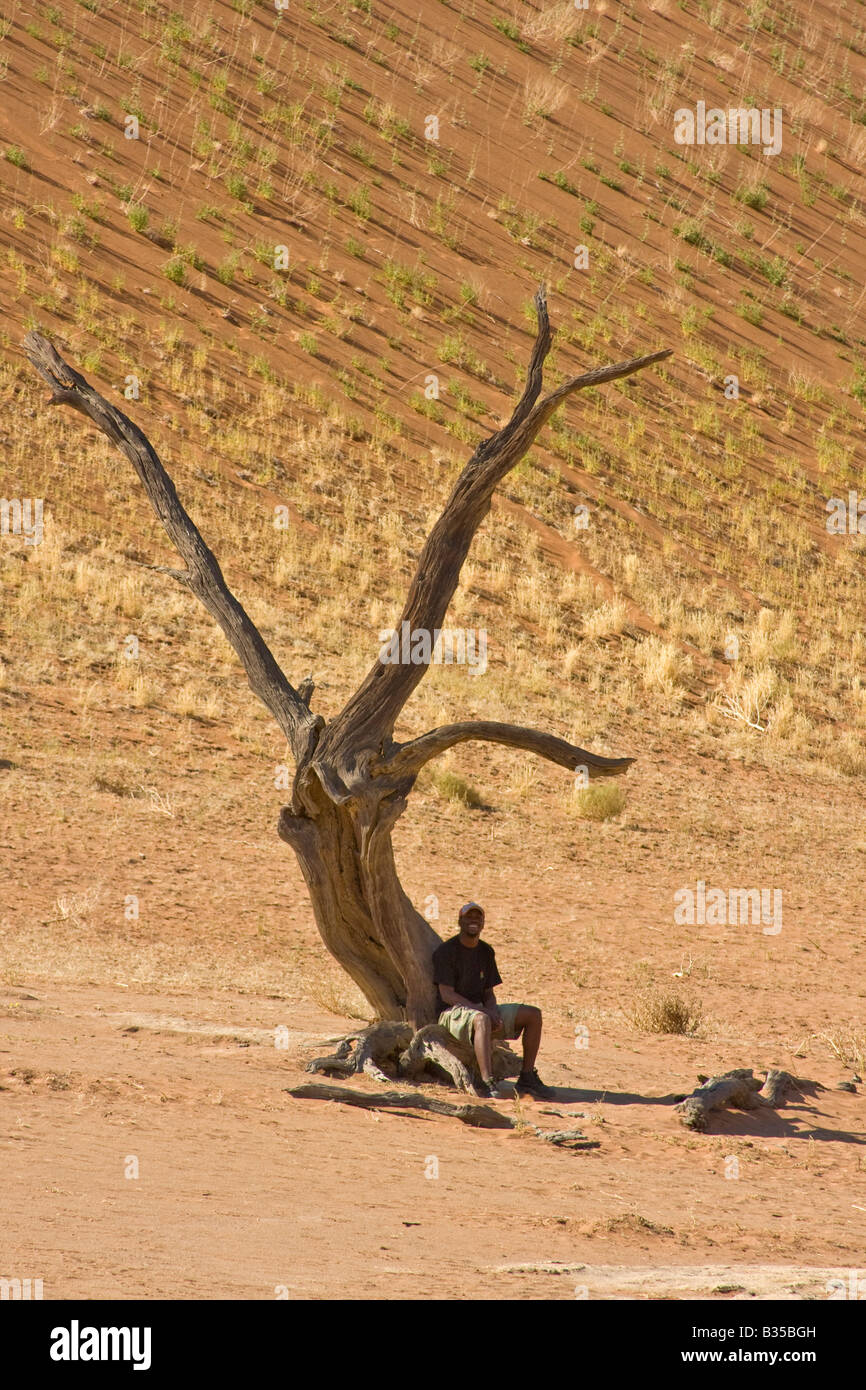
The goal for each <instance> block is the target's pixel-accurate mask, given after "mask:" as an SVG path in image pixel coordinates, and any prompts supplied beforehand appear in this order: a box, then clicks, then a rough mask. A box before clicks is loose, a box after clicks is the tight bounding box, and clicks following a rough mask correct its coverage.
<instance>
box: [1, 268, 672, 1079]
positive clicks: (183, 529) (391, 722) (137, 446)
mask: <svg viewBox="0 0 866 1390" xmlns="http://www.w3.org/2000/svg"><path fill="white" fill-rule="evenodd" d="M535 306H536V312H537V316H538V332H537V336H536V340H535V345H534V348H533V351H532V356H531V360H530V364H529V371H528V374H527V381H526V386H525V389H524V391H523V395H522V396H521V399H520V401H519V402H518V404H517V406H516V407H515V409H514V412H513V414H512V416H511V419H510V420H509V421H508V423H507V424H506V425H505V426H504V427H503V428H502V429H501V430H498V431H497V432H496V433H495V434H493V435H491V436H490V438H488V439H485V440H483V442H482V443H481V444H480V445H479V446H478V448H477V449H476V450H475V452H474V454H473V455H472V457H471V458H470V459H469V461H468V462H467V464H466V466H465V468H464V469H463V471H462V473H461V474H460V477H459V478H458V480H457V482H456V484H455V486H454V489H453V491H452V493H451V496H450V497H449V499H448V501H447V502H446V504H445V506H444V509H443V511H442V514H441V516H440V517H439V519H438V521H437V522H436V524H435V525H434V527H433V529H432V531H431V532H430V535H429V537H428V539H427V541H426V543H425V545H424V548H423V550H422V552H421V556H420V558H419V560H418V564H417V567H416V570H415V574H414V577H413V579H412V581H411V584H410V587H409V592H408V595H407V598H406V603H405V605H404V608H403V612H402V614H401V617H400V623H401V624H402V623H404V622H405V623H408V624H409V630H410V631H411V632H415V631H418V630H421V631H424V632H426V633H428V634H430V633H433V632H435V631H436V629H437V628H439V627H441V624H442V622H443V620H444V618H445V615H446V612H447V610H448V605H449V603H450V602H451V599H452V597H453V594H454V591H455V589H456V588H457V584H458V581H459V578H460V570H461V567H462V565H463V562H464V560H465V559H466V556H467V554H468V551H469V547H470V545H471V543H472V539H473V537H474V535H475V532H476V531H477V529H478V526H479V525H480V523H481V521H482V520H483V518H484V517H485V516H486V514H487V512H488V511H489V509H490V502H491V498H492V495H493V492H494V490H495V488H496V486H497V484H498V483H499V482H501V480H502V479H503V478H504V477H505V476H506V475H507V474H508V472H509V471H510V470H511V469H512V468H514V467H515V465H516V464H518V463H519V462H520V460H521V459H522V458H523V457H524V455H525V454H526V451H527V450H528V449H529V447H530V446H531V444H532V443H533V441H534V439H535V438H536V436H537V434H538V432H539V430H540V429H541V428H542V427H543V425H544V424H545V422H546V421H547V420H548V419H549V418H550V416H551V415H552V414H553V412H554V411H555V410H556V409H557V407H558V406H559V405H560V404H561V403H562V402H563V401H564V400H565V399H566V398H567V397H568V396H569V395H571V394H572V393H573V392H576V391H579V390H582V389H584V388H586V387H591V386H599V385H602V384H603V383H605V382H608V381H614V380H616V379H618V378H621V377H625V376H629V375H631V374H632V373H633V372H637V371H640V370H642V369H643V368H645V367H648V366H650V365H651V364H653V363H655V362H659V361H661V360H662V359H663V358H665V357H667V356H669V351H668V350H664V351H661V352H654V353H650V354H649V355H647V356H643V357H635V358H632V359H630V360H629V361H625V362H619V363H616V364H615V365H613V366H608V367H600V368H596V369H594V370H592V371H589V372H586V373H584V374H583V375H582V376H578V377H574V378H573V379H572V380H570V381H567V382H566V383H565V384H564V385H562V386H560V387H559V388H558V389H557V390H555V391H553V392H551V393H550V394H549V395H547V396H545V397H542V396H541V391H542V374H543V367H544V361H545V358H546V357H547V354H548V352H549V351H550V344H551V333H550V324H549V320H548V313H547V300H546V296H545V292H544V289H543V288H541V289H539V291H538V293H537V295H536V297H535ZM24 346H25V350H26V352H27V356H28V357H29V359H30V361H31V363H32V364H33V366H34V367H35V368H36V370H37V371H38V372H39V373H40V375H41V376H42V377H43V378H44V379H45V380H46V381H47V382H48V383H49V384H50V386H51V388H52V396H51V399H50V402H49V403H50V404H52V405H69V406H71V407H73V408H74V409H76V410H77V411H79V412H80V413H81V414H83V415H85V416H87V417H88V418H89V419H90V420H92V421H93V423H94V424H95V425H96V426H97V427H98V428H99V429H100V430H102V432H103V433H104V434H105V435H107V437H108V438H109V439H111V440H112V441H113V442H114V443H115V444H116V445H117V446H118V448H120V449H121V450H122V452H123V453H124V454H125V455H126V457H127V458H128V459H129V460H130V462H131V464H132V466H133V468H134V469H135V471H136V473H137V474H138V477H139V478H140V480H141V483H142V485H143V487H144V490H145V492H146V494H147V496H148V498H149V500H150V503H151V505H152V507H153V509H154V511H155V512H156V515H157V516H158V517H159V519H160V520H161V521H162V523H163V525H164V527H165V529H166V531H167V533H168V535H169V537H170V538H171V540H172V541H173V542H174V545H175V546H176V548H177V550H178V552H179V554H180V556H181V558H182V560H183V561H184V564H185V568H184V569H182V570H166V573H168V574H170V575H171V576H172V577H174V578H175V579H177V580H178V581H179V582H180V583H182V584H183V585H184V586H185V587H186V588H188V589H189V590H190V592H191V593H193V594H195V595H196V597H197V598H198V599H199V600H200V601H201V602H202V603H203V604H204V606H205V607H206V608H207V610H208V612H209V613H211V614H212V616H213V617H214V618H215V619H216V621H217V622H218V623H219V625H220V627H221V629H222V631H223V632H224V633H225V635H226V637H227V638H228V640H229V642H230V643H231V645H232V646H233V648H234V650H235V652H236V653H237V656H238V658H239V660H240V662H241V665H242V666H243V668H244V670H245V671H246V674H247V679H248V681H249V684H250V687H251V688H252V690H253V691H254V692H255V694H256V695H258V697H259V699H261V700H262V702H263V703H264V704H265V706H266V707H267V709H268V710H270V712H271V714H272V715H273V716H274V718H275V719H276V721H277V723H278V725H279V727H280V728H281V729H282V731H283V732H284V734H285V736H286V738H287V740H288V742H289V745H290V747H291V749H292V753H293V756H294V759H295V764H296V772H295V778H294V783H293V787H292V796H291V801H290V804H289V805H288V806H287V807H285V808H284V809H283V811H282V812H281V814H280V818H279V824H278V833H279V835H280V836H281V838H282V839H283V840H285V841H286V843H287V844H289V845H290V846H291V847H292V849H293V850H294V852H295V855H296V857H297V859H298V863H299V865H300V868H301V872H302V874H303V876H304V880H305V882H306V884H307V888H308V890H309V894H310V900H311V902H312V907H313V912H314V914H315V919H316V924H317V926H318V929H319V932H320V934H321V937H322V940H323V942H324V944H325V946H326V948H327V950H328V951H329V952H330V953H331V955H332V956H333V957H334V958H335V959H336V960H337V961H338V962H339V964H340V965H341V966H342V968H343V969H344V970H345V971H346V972H347V974H348V975H350V976H351V978H352V979H353V980H354V981H355V983H356V984H357V986H358V988H359V989H360V990H361V992H362V993H363V994H364V996H365V998H366V999H367V1001H368V1003H369V1005H370V1009H371V1012H372V1014H373V1016H374V1018H377V1019H389V1018H390V1019H394V1020H405V1019H408V1020H410V1021H411V1022H412V1023H413V1024H414V1025H415V1026H416V1027H422V1028H423V1026H424V1025H427V1024H430V1023H432V1021H433V1019H434V1018H435V990H434V987H433V982H432V978H431V971H430V957H431V955H432V952H433V951H434V949H435V948H436V946H437V944H438V942H439V938H438V936H437V935H436V933H435V932H434V931H433V929H432V927H431V926H430V925H429V923H428V922H427V921H426V920H425V919H424V918H423V917H422V916H421V914H420V913H419V912H417V911H416V909H415V908H414V907H413V905H412V903H411V902H410V901H409V898H408V897H407V895H406V894H405V892H404V891H403V888H402V886H401V884H400V881H399V878H398V876H397V872H396V868H395V865H394V854H393V848H392V843H391V834H392V830H393V827H394V824H395V823H396V821H397V820H398V818H399V817H400V815H401V814H402V812H403V810H404V809H405V806H406V800H407V797H408V796H409V793H410V792H411V790H412V787H413V785H414V782H415V778H416V777H417V775H418V771H419V770H420V768H421V767H422V766H423V764H424V763H425V762H427V761H428V760H429V759H430V758H432V757H435V756H437V754H439V753H441V752H442V751H443V750H444V749H446V748H450V747H452V746H454V744H456V743H459V742H461V741H463V740H465V739H482V740H486V741H489V742H495V743H500V744H504V745H506V746H510V747H516V748H523V749H528V750H529V751H531V752H534V753H537V754H538V755H539V756H540V757H543V758H547V759H548V760H550V761H553V762H555V763H557V764H558V765H560V766H563V767H567V768H572V769H573V768H576V767H580V766H584V767H586V769H587V772H588V775H589V776H590V777H597V776H615V775H618V774H619V773H621V772H623V771H625V770H626V769H627V768H628V766H629V765H630V763H631V761H632V759H630V758H603V757H600V756H599V755H597V754H592V753H589V752H586V751H585V750H583V749H581V748H579V747H576V746H574V745H571V744H569V743H567V742H566V741H565V740H564V739H560V738H557V737H555V736H554V735H551V734H545V733H542V732H540V731H537V730H533V729H521V728H517V727H515V726H511V725H507V724H498V723H494V722H490V721H479V722H475V723H462V724H454V725H448V726H445V727H444V728H440V729H434V730H431V731H430V732H429V733H427V734H423V735H422V736H421V737H420V738H417V739H410V740H409V741H407V742H406V743H403V744H400V743H398V742H396V741H395V739H394V729H395V726H396V722H397V719H398V718H399V716H400V714H401V712H402V710H403V708H404V706H405V704H406V701H407V700H408V699H409V697H410V695H411V694H412V692H413V690H414V689H415V688H416V686H417V685H418V683H419V681H420V680H421V679H422V677H423V675H424V673H425V671H426V666H424V665H420V664H405V665H401V664H397V663H394V664H385V663H383V662H382V661H380V660H377V661H375V662H374V664H373V665H372V667H371V668H370V670H369V671H368V673H367V675H366V677H365V678H364V680H363V681H362V683H361V685H360V687H359V688H358V690H357V691H356V692H355V694H354V695H352V696H351V697H350V699H349V700H348V701H347V703H346V705H345V706H344V707H343V709H342V710H341V711H340V712H339V713H338V714H337V715H336V717H335V718H334V719H332V720H331V721H330V723H328V724H326V723H325V720H324V719H323V718H322V717H321V716H320V715H316V714H314V713H313V712H312V710H311V708H310V704H311V700H312V694H313V685H312V681H311V679H310V678H309V677H307V678H305V679H304V680H303V681H301V682H299V684H298V686H297V688H296V687H294V686H293V685H292V684H291V682H290V681H289V680H288V679H287V677H286V676H285V675H284V673H283V672H282V670H281V669H280V667H279V665H278V664H277V662H276V660H275V658H274V656H273V654H272V653H271V651H270V649H269V648H268V646H267V644H266V642H265V641H264V639H263V638H262V636H261V634H260V633H259V631H258V630H257V628H256V627H255V625H254V624H253V622H252V621H251V619H250V618H249V616H248V615H247V613H246V612H245V610H244V609H243V607H242V606H241V604H240V603H239V602H238V600H237V599H236V598H235V597H234V595H233V594H232V593H231V592H230V591H229V589H228V587H227V585H226V583H225V580H224V578H223V575H222V572H221V570H220V567H219V564H218V563H217V560H216V558H215V556H214V555H213V553H212V552H211V550H210V549H209V548H208V546H207V545H206V544H205V542H204V540H203V538H202V536H201V535H200V533H199V531H198V530H197V528H196V527H195V525H194V524H193V522H192V521H191V519H190V517H189V516H188V514H187V512H186V511H185V509H184V507H183V505H182V504H181V502H180V500H179V498H178V495H177V492H176V490H175V487H174V484H173V482H172V480H171V478H170V477H169V475H168V473H167V472H166V470H165V468H164V467H163V465H162V463H161V461H160V459H159V458H158V456H157V454H156V452H155V450H154V449H153V447H152V445H151V444H150V442H149V441H148V439H147V438H146V437H145V435H144V434H143V433H142V431H141V430H140V429H139V428H138V426H137V425H135V424H134V423H133V422H132V420H130V419H129V418H128V416H126V415H124V414H123V412H122V411H120V410H118V409H117V408H116V407H115V406H113V405H111V404H110V403H109V402H108V401H106V400H105V399H104V398H103V397H102V396H100V395H99V393H98V392H97V391H95V390H94V389H93V387H92V386H90V385H89V384H88V382H87V381H86V380H85V379H84V377H82V376H81V375H80V374H79V373H78V372H76V371H75V370H74V369H73V368H72V367H70V366H68V365H67V363H66V362H64V360H63V358H62V357H61V356H60V355H59V353H58V352H57V351H56V350H55V348H54V347H53V346H52V344H51V343H50V342H49V341H48V340H47V339H46V338H44V337H43V336H42V335H41V334H39V333H30V334H28V335H27V338H26V339H25V342H24ZM404 1051H407V1049H406V1048H404ZM408 1051H409V1052H411V1057H412V1058H417V1057H420V1056H422V1054H423V1055H425V1057H426V1059H427V1060H428V1061H431V1060H433V1061H436V1062H437V1063H438V1064H440V1065H441V1059H442V1058H443V1057H448V1058H452V1059H453V1058H454V1057H455V1056H456V1054H455V1052H454V1049H453V1047H451V1046H450V1045H449V1044H446V1043H445V1042H443V1040H442V1039H437V1038H435V1037H434V1036H433V1035H432V1034H430V1033H426V1034H425V1036H424V1037H423V1038H421V1037H420V1035H419V1040H418V1041H417V1044H416V1045H415V1050H414V1052H412V1051H411V1049H408ZM341 1060H346V1059H345V1058H343V1059H341ZM457 1060H458V1061H460V1058H459V1057H458V1058H457ZM371 1065H374V1066H375V1065H377V1063H375V1061H371ZM461 1065H463V1066H464V1071H465V1070H466V1067H465V1064H463V1063H461ZM449 1067H450V1068H451V1071H450V1074H452V1076H454V1077H455V1078H456V1079H458V1080H459V1082H460V1084H466V1076H464V1074H463V1072H462V1071H461V1070H460V1067H459V1066H456V1065H454V1063H453V1061H452V1062H446V1063H445V1066H444V1069H445V1070H446V1072H447V1071H449Z"/></svg>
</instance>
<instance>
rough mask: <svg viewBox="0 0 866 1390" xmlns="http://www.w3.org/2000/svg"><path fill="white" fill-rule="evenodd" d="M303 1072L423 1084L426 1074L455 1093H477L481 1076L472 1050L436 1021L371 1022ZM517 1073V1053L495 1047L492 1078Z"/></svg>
mask: <svg viewBox="0 0 866 1390" xmlns="http://www.w3.org/2000/svg"><path fill="white" fill-rule="evenodd" d="M306 1070H307V1071H309V1072H325V1073H328V1074H332V1075H338V1076H356V1075H358V1074H360V1073H363V1074H364V1075H366V1076H370V1077H372V1078H373V1080H375V1081H381V1082H384V1083H385V1084H390V1083H391V1082H392V1081H393V1080H394V1079H395V1077H400V1078H404V1079H405V1080H407V1081H415V1082H418V1081H423V1080H424V1079H425V1077H424V1073H425V1072H429V1073H430V1075H429V1076H428V1077H427V1078H426V1079H427V1080H432V1079H433V1078H434V1077H435V1078H436V1079H437V1080H442V1079H443V1077H444V1078H446V1079H447V1080H449V1081H450V1082H451V1085H452V1086H453V1087H454V1089H455V1090H456V1091H464V1092H466V1093H468V1094H469V1095H473V1096H477V1095H479V1094H480V1090H479V1087H480V1082H481V1076H480V1074H479V1071H478V1064H477V1061H476V1058H475V1053H474V1051H473V1049H472V1047H471V1046H470V1045H469V1044H468V1043H463V1042H459V1041H458V1040H457V1038H454V1037H452V1036H451V1034H450V1033H449V1032H448V1030H447V1029H445V1028H440V1027H439V1025H438V1023H428V1024H427V1025H426V1026H425V1027H423V1028H419V1029H418V1031H417V1032H415V1030H414V1029H413V1027H412V1025H411V1024H410V1023H395V1022H390V1021H389V1022H385V1023H373V1024H371V1025H370V1026H369V1027H368V1028H364V1029H362V1030H361V1031H360V1032H358V1033H350V1034H349V1035H348V1036H347V1037H345V1038H343V1040H342V1042H340V1043H339V1045H338V1046H337V1050H336V1052H333V1053H332V1054H331V1055H330V1056H328V1057H314V1058H313V1059H312V1061H310V1062H308V1063H307V1066H306ZM519 1071H520V1058H519V1057H518V1056H517V1054H516V1053H514V1052H512V1050H511V1048H510V1047H507V1046H506V1045H505V1044H504V1043H494V1045H493V1078H494V1080H495V1081H502V1080H504V1079H505V1078H506V1077H509V1076H517V1075H518V1073H519ZM389 1073H390V1075H389Z"/></svg>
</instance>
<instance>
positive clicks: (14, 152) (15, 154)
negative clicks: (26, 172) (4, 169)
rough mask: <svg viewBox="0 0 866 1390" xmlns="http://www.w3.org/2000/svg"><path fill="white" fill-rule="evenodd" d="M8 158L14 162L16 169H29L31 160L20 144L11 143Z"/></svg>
mask: <svg viewBox="0 0 866 1390" xmlns="http://www.w3.org/2000/svg"><path fill="white" fill-rule="evenodd" d="M6 158H7V159H8V160H9V163H10V164H14V165H15V168H16V169H29V168H30V160H29V159H28V158H27V155H26V154H25V153H24V151H23V150H22V149H21V148H20V146H18V145H10V146H9V148H8V150H7V151H6Z"/></svg>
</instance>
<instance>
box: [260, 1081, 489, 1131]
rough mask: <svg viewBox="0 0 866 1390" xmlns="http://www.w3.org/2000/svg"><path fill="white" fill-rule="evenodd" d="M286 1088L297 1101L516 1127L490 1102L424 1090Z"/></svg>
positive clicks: (312, 1085) (313, 1083)
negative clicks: (456, 1100) (459, 1101)
mask: <svg viewBox="0 0 866 1390" xmlns="http://www.w3.org/2000/svg"><path fill="white" fill-rule="evenodd" d="M285 1089H286V1091H287V1092H288V1094H289V1095H290V1096H294V1098H295V1099H296V1100H335V1101H338V1102H339V1104H340V1105H357V1106H360V1108H361V1109H362V1110H426V1111H432V1113H433V1114H435V1115H449V1116H451V1117H452V1118H453V1119H455V1120H460V1122H461V1123H462V1124H464V1125H472V1126H473V1127H474V1128H476V1129H514V1122H513V1120H509V1119H508V1117H507V1116H506V1115H500V1114H499V1112H498V1111H497V1110H493V1109H491V1108H490V1107H489V1106H487V1105H454V1104H453V1103H452V1102H450V1101H447V1100H437V1098H436V1097H435V1096H425V1095H422V1094H421V1092H420V1091H376V1092H368V1091H352V1090H350V1089H349V1088H348V1087H347V1086H328V1085H326V1084H325V1083H324V1082H316V1081H310V1082H306V1083H304V1084H303V1085H301V1086H287V1087H286V1088H285Z"/></svg>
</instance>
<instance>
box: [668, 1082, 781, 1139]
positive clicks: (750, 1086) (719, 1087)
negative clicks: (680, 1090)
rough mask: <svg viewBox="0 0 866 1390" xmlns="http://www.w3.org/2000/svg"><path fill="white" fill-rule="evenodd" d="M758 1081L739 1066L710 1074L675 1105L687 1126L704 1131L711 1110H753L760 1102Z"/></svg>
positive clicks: (675, 1111) (677, 1112)
mask: <svg viewBox="0 0 866 1390" xmlns="http://www.w3.org/2000/svg"><path fill="white" fill-rule="evenodd" d="M761 1084H762V1083H761V1082H760V1081H759V1080H758V1079H757V1078H756V1077H755V1076H753V1075H752V1072H751V1069H748V1070H747V1069H745V1068H740V1069H738V1070H736V1071H728V1072H725V1074H724V1075H723V1076H713V1077H710V1078H709V1079H708V1080H706V1081H705V1082H704V1084H703V1085H702V1086H699V1087H698V1088H697V1090H696V1091H693V1092H692V1094H691V1095H690V1096H686V1098H685V1100H681V1101H680V1102H679V1104H678V1105H675V1106H674V1113H675V1114H677V1115H679V1117H680V1119H681V1120H682V1123H683V1124H684V1125H685V1126H686V1128H687V1129H697V1130H705V1129H706V1127H707V1118H708V1116H709V1114H710V1112H711V1111H712V1110H719V1109H721V1108H722V1107H723V1106H725V1105H730V1106H733V1107H734V1108H735V1109H737V1110H754V1109H755V1108H756V1107H757V1106H759V1105H760V1104H761V1102H760V1100H759V1099H758V1091H759V1090H760V1089H761Z"/></svg>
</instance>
